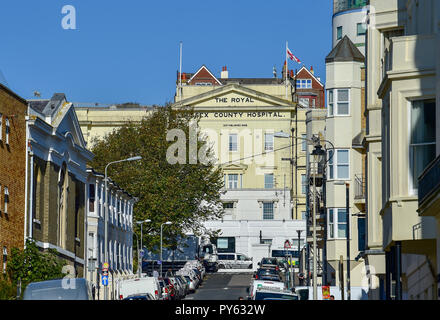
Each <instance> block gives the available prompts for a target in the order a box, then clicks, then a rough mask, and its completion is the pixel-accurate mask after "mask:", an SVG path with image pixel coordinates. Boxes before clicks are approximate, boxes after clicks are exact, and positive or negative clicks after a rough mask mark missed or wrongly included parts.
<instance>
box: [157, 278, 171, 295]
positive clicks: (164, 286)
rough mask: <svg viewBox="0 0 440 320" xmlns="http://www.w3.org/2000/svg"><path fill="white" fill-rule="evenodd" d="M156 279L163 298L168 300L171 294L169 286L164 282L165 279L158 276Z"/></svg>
mask: <svg viewBox="0 0 440 320" xmlns="http://www.w3.org/2000/svg"><path fill="white" fill-rule="evenodd" d="M158 281H159V285H160V288H161V289H162V298H163V300H170V297H171V294H170V289H169V286H168V285H167V284H166V283H165V280H164V279H163V278H159V279H158Z"/></svg>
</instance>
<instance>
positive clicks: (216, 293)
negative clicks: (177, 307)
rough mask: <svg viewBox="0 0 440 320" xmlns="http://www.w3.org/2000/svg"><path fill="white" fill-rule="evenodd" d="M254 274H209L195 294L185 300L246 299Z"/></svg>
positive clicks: (189, 295)
mask: <svg viewBox="0 0 440 320" xmlns="http://www.w3.org/2000/svg"><path fill="white" fill-rule="evenodd" d="M251 280H252V274H250V273H248V274H225V273H209V274H207V275H206V277H205V280H204V282H203V284H202V285H201V286H200V287H199V288H198V289H197V290H196V292H195V293H190V294H188V295H187V296H186V297H185V299H184V300H238V298H239V297H243V298H246V296H247V295H248V293H247V292H246V289H247V288H249V284H250V283H251Z"/></svg>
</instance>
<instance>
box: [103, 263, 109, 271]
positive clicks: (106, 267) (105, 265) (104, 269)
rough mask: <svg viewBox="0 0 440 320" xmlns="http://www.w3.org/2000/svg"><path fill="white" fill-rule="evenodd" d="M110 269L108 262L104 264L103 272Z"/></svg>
mask: <svg viewBox="0 0 440 320" xmlns="http://www.w3.org/2000/svg"><path fill="white" fill-rule="evenodd" d="M108 267H109V264H108V262H104V263H103V264H102V271H107V270H108Z"/></svg>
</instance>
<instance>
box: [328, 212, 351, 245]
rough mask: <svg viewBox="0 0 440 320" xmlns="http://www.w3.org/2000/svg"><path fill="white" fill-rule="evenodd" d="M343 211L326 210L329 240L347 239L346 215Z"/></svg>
mask: <svg viewBox="0 0 440 320" xmlns="http://www.w3.org/2000/svg"><path fill="white" fill-rule="evenodd" d="M346 212H347V211H346V210H345V209H336V208H332V209H328V237H329V239H346V238H347V214H346Z"/></svg>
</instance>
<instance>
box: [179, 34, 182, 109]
mask: <svg viewBox="0 0 440 320" xmlns="http://www.w3.org/2000/svg"><path fill="white" fill-rule="evenodd" d="M179 70H180V71H179V101H181V100H182V41H180V67H179Z"/></svg>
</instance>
